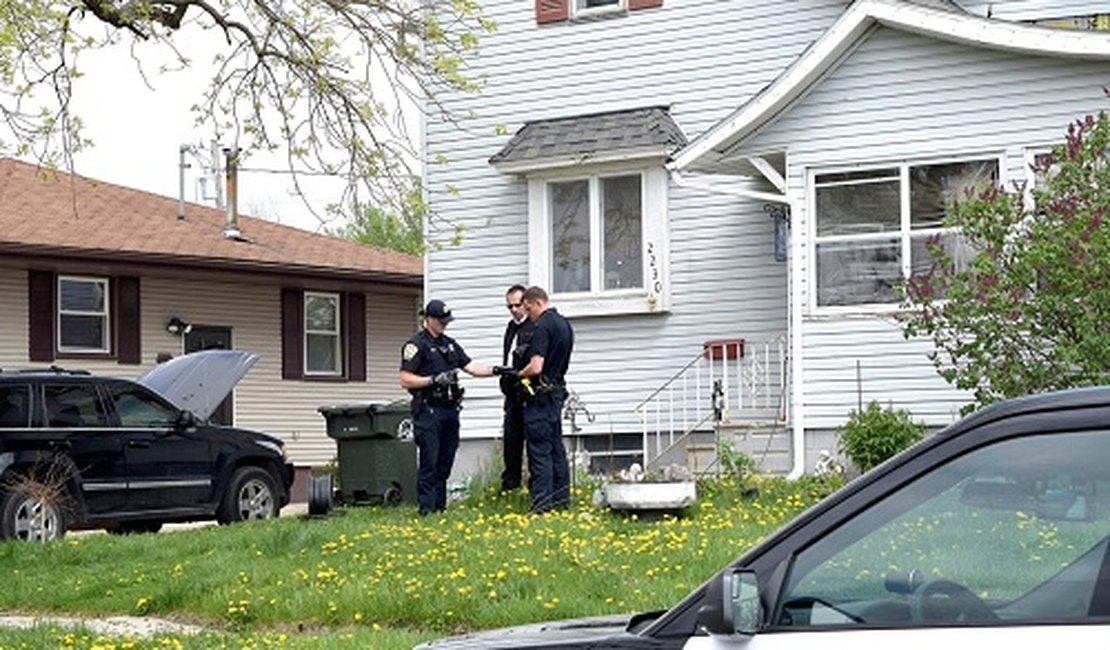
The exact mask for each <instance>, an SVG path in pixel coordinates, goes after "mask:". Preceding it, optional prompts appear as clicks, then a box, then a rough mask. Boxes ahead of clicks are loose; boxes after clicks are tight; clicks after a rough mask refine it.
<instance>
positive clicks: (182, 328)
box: [166, 316, 193, 336]
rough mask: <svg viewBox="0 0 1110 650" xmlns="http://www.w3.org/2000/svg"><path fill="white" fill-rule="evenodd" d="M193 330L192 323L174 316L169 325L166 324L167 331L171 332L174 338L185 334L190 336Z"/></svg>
mask: <svg viewBox="0 0 1110 650" xmlns="http://www.w3.org/2000/svg"><path fill="white" fill-rule="evenodd" d="M192 329H193V326H192V324H191V323H186V322H185V321H183V320H181V319H180V318H178V317H177V316H174V317H173V318H171V319H170V320H169V322H168V323H166V331H167V332H169V333H170V334H173V335H174V336H181V335H183V334H188V333H189V332H191V331H192Z"/></svg>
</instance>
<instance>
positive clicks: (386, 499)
mask: <svg viewBox="0 0 1110 650" xmlns="http://www.w3.org/2000/svg"><path fill="white" fill-rule="evenodd" d="M404 499H405V495H403V494H401V487H400V486H399V485H397V484H396V483H394V484H393V485H391V486H389V487H387V488H386V489H385V492H384V493H383V494H382V503H384V504H385V505H387V506H390V507H394V506H399V505H401V502H402V501H404Z"/></svg>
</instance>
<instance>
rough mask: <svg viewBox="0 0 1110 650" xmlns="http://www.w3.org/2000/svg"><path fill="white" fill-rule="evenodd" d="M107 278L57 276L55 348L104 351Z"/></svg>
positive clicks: (108, 327) (107, 345)
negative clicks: (56, 338) (56, 341)
mask: <svg viewBox="0 0 1110 650" xmlns="http://www.w3.org/2000/svg"><path fill="white" fill-rule="evenodd" d="M108 298H109V297H108V280H107V279H106V278H91V277H78V276H66V275H62V276H59V277H58V351H59V352H77V353H108V352H110V351H111V337H110V334H111V323H110V322H109V318H108V314H109V307H110V303H109V301H108Z"/></svg>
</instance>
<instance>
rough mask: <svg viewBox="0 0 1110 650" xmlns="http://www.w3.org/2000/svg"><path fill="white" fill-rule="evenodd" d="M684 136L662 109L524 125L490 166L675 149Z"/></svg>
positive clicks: (618, 112)
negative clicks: (653, 148) (631, 150)
mask: <svg viewBox="0 0 1110 650" xmlns="http://www.w3.org/2000/svg"><path fill="white" fill-rule="evenodd" d="M685 145H686V136H685V135H684V134H683V133H682V129H680V128H678V125H677V124H675V122H674V120H673V119H671V115H670V112H669V111H668V109H667V108H666V107H664V106H651V107H647V108H636V109H632V110H624V111H612V112H608V113H595V114H593V115H576V116H571V117H560V118H555V119H549V120H536V121H533V122H526V123H525V124H524V126H522V127H521V128H520V130H519V131H517V132H516V133H515V134H514V135H513V137H512V139H510V140H509V143H508V144H506V145H505V146H504V148H502V149H501V151H498V152H497V153H496V154H494V155H493V156H492V157H491V158H490V159H489V161H490V163H493V164H496V163H504V162H523V161H528V160H540V159H544V158H564V157H573V156H583V155H589V154H595V153H604V152H617V151H622V150H629V149H642V148H645V147H660V148H666V149H677V148H679V147H682V146H685Z"/></svg>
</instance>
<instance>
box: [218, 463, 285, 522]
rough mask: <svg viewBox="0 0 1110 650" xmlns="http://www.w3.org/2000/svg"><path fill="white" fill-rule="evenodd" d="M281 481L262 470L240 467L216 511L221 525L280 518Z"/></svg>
mask: <svg viewBox="0 0 1110 650" xmlns="http://www.w3.org/2000/svg"><path fill="white" fill-rule="evenodd" d="M278 509H279V506H278V491H277V481H275V480H274V477H273V475H271V474H270V473H269V472H267V471H266V470H264V469H262V468H261V467H254V466H247V467H240V468H239V469H237V470H235V473H234V474H232V475H231V481H230V482H229V483H228V486H227V492H225V493H224V495H223V498H222V499H221V500H220V507H219V508H218V509H217V510H216V520H217V521H219V522H220V523H221V524H230V523H233V522H236V521H248V520H251V519H272V518H274V517H277V516H278Z"/></svg>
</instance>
